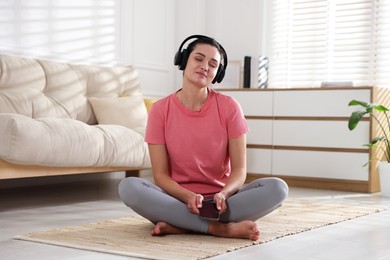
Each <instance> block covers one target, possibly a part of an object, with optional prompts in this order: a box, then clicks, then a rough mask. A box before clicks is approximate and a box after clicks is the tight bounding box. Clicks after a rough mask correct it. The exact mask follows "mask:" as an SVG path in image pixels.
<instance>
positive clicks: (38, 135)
mask: <svg viewBox="0 0 390 260" xmlns="http://www.w3.org/2000/svg"><path fill="white" fill-rule="evenodd" d="M146 120H147V109H146V106H145V103H144V97H143V95H142V93H141V90H140V85H139V80H138V76H137V72H136V70H135V69H134V68H132V67H127V66H116V67H100V66H94V65H75V64H67V63H60V62H56V61H50V60H43V59H34V58H27V57H21V56H15V55H8V54H0V179H11V178H25V177H35V176H48V175H62V174H79V173H92V172H110V171H126V172H127V174H128V175H134V174H137V172H138V170H140V169H145V168H149V167H150V159H149V155H148V148H147V145H146V143H145V142H144V131H145V127H146Z"/></svg>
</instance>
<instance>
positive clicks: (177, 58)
mask: <svg viewBox="0 0 390 260" xmlns="http://www.w3.org/2000/svg"><path fill="white" fill-rule="evenodd" d="M181 59H182V55H181V52H180V51H177V52H176V54H175V58H174V59H173V64H174V65H175V66H177V65H179V64H181Z"/></svg>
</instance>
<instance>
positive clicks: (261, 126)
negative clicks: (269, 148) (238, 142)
mask: <svg viewBox="0 0 390 260" xmlns="http://www.w3.org/2000/svg"><path fill="white" fill-rule="evenodd" d="M247 122H248V128H249V132H248V134H247V143H248V144H263V145H272V120H260V119H248V120H247Z"/></svg>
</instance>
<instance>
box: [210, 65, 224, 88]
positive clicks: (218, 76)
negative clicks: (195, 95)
mask: <svg viewBox="0 0 390 260" xmlns="http://www.w3.org/2000/svg"><path fill="white" fill-rule="evenodd" d="M224 77H225V67H224V66H223V64H220V65H219V67H218V71H217V74H216V75H215V78H214V79H213V82H211V83H213V84H214V83H215V82H217V83H220V82H221V81H222V80H223V78H224Z"/></svg>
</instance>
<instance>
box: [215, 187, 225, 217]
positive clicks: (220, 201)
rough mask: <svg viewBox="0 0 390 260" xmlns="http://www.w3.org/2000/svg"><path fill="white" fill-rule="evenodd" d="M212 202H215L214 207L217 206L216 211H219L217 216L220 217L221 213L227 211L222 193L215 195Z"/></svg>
mask: <svg viewBox="0 0 390 260" xmlns="http://www.w3.org/2000/svg"><path fill="white" fill-rule="evenodd" d="M214 202H215V205H216V206H217V209H218V211H219V215H222V214H223V213H225V211H226V209H227V205H226V197H225V195H224V194H223V193H222V192H218V193H215V195H214Z"/></svg>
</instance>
